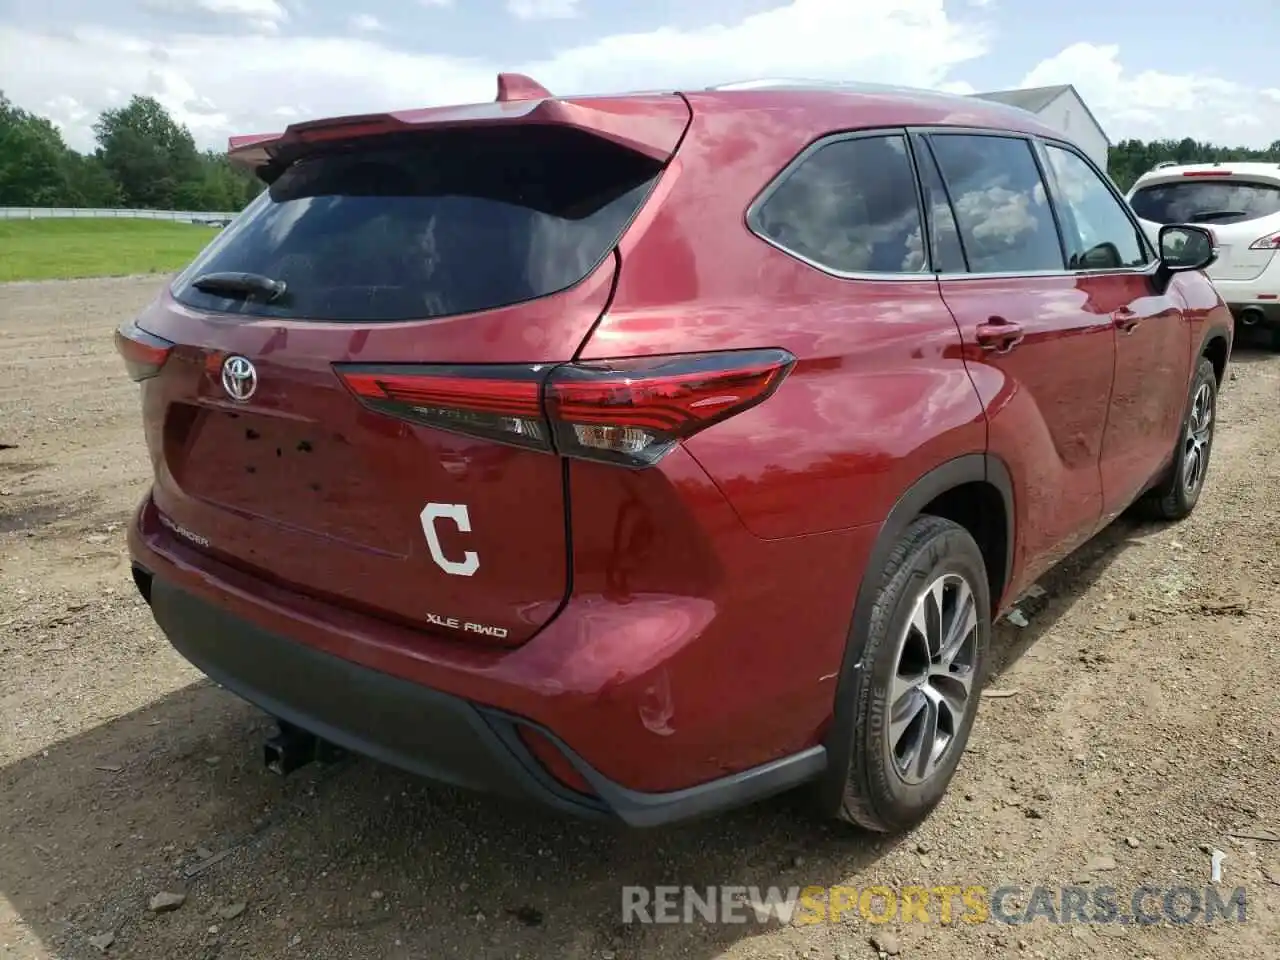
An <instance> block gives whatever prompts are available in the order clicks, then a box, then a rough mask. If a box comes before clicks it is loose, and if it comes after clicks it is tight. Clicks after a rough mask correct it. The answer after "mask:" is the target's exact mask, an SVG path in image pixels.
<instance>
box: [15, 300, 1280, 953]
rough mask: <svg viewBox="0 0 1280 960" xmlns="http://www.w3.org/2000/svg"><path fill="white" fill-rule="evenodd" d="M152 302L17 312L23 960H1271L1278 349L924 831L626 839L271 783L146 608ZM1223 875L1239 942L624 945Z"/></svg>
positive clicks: (943, 935) (814, 936) (1205, 932)
mask: <svg viewBox="0 0 1280 960" xmlns="http://www.w3.org/2000/svg"><path fill="white" fill-rule="evenodd" d="M156 286H157V281H156V280H155V279H154V278H152V279H125V280H109V281H101V280H99V281H71V282H63V283H48V284H13V285H9V286H0V824H2V825H3V829H2V830H0V957H4V958H11V957H12V958H23V960H27V958H49V957H100V956H102V952H101V951H102V950H103V949H104V948H105V951H106V953H107V955H109V956H111V957H133V958H156V960H161V958H164V960H168V958H178V957H182V958H213V957H222V958H255V960H259V958H260V960H271V958H285V957H305V958H315V960H321V958H330V957H332V958H337V957H344V958H345V957H350V958H387V960H398V958H410V957H413V958H425V957H454V956H456V957H462V958H466V960H486V958H493V960H498V958H504V960H507V958H529V960H543V958H545V960H553V958H554V960H560V958H566V960H575V958H601V960H609V958H617V960H627V958H633V957H660V958H661V957H690V958H696V960H712V958H721V957H723V958H740V960H745V958H750V960H765V958H827V960H833V958H842V957H848V958H857V957H874V956H876V953H877V948H876V947H875V946H873V945H872V943H871V941H872V940H873V939H875V940H876V942H877V943H878V944H879V946H880V947H882V948H885V952H886V954H894V953H896V954H897V955H900V956H902V957H909V958H943V957H946V958H954V957H963V958H971V957H972V958H983V957H1004V956H1018V957H1040V958H1067V957H1111V958H1126V960H1129V958H1134V960H1140V958H1144V957H1187V958H1197V960H1199V958H1203V957H1208V956H1215V957H1240V958H1263V957H1268V956H1270V957H1276V956H1277V955H1278V954H1280V948H1277V946H1276V944H1277V943H1280V923H1278V922H1277V919H1276V918H1277V910H1278V909H1280V803H1278V802H1277V801H1278V800H1280V728H1278V727H1277V725H1276V720H1275V717H1276V715H1277V709H1278V708H1280V702H1278V700H1277V694H1276V678H1277V677H1278V676H1280V630H1278V629H1277V627H1278V626H1280V607H1278V606H1277V602H1276V597H1277V595H1278V594H1280V591H1277V587H1278V586H1280V547H1278V544H1280V505H1278V503H1277V499H1276V497H1275V494H1274V489H1275V484H1276V481H1277V479H1280V415H1278V413H1277V400H1280V355H1278V354H1271V353H1269V352H1266V351H1263V350H1260V349H1251V348H1249V347H1248V346H1247V345H1242V346H1240V347H1239V348H1238V349H1237V352H1236V356H1235V357H1234V358H1233V362H1234V367H1233V370H1234V373H1233V378H1232V380H1231V382H1230V383H1229V384H1228V385H1227V389H1226V390H1225V391H1224V393H1223V396H1222V399H1221V403H1220V408H1219V409H1220V424H1221V426H1220V429H1219V433H1218V440H1217V445H1216V448H1215V450H1214V462H1213V465H1212V468H1211V473H1210V480H1209V484H1208V487H1207V489H1206V491H1205V493H1204V496H1203V498H1202V500H1201V503H1200V507H1199V509H1198V510H1197V512H1196V514H1195V515H1194V517H1193V518H1191V519H1190V520H1188V521H1186V522H1185V523H1183V524H1181V525H1178V526H1175V527H1157V526H1150V525H1143V524H1138V523H1136V522H1134V521H1130V520H1121V521H1120V522H1118V523H1117V524H1116V525H1115V526H1114V527H1112V528H1111V529H1109V530H1108V531H1106V532H1104V533H1103V534H1102V535H1101V536H1100V537H1099V538H1097V539H1096V540H1095V541H1094V542H1093V543H1090V544H1088V545H1087V546H1086V547H1084V548H1083V549H1081V550H1080V551H1078V552H1077V553H1076V554H1075V555H1073V556H1072V557H1070V558H1069V559H1068V560H1067V561H1066V562H1065V563H1064V564H1063V565H1062V567H1061V568H1060V569H1058V570H1057V571H1055V572H1054V573H1052V574H1051V575H1049V576H1048V577H1046V578H1045V579H1044V581H1043V582H1042V586H1043V587H1044V589H1045V591H1046V593H1045V595H1044V596H1043V597H1042V598H1039V599H1038V600H1036V601H1035V602H1034V605H1033V606H1032V607H1030V608H1029V609H1028V610H1027V616H1028V619H1029V625H1028V626H1026V627H1023V628H1019V627H1016V626H1013V625H1009V624H1006V625H1002V626H1001V627H999V628H998V630H997V645H996V649H997V653H998V657H999V659H1000V668H999V674H998V675H997V676H996V677H995V678H994V680H993V688H994V689H995V690H997V691H1001V692H1002V693H1004V694H1007V695H1005V696H994V697H989V698H987V699H986V700H985V701H984V704H983V709H982V711H981V712H980V715H979V720H978V725H977V728H976V730H975V733H974V736H973V740H972V743H971V746H970V751H969V752H970V753H971V754H972V755H971V756H970V757H968V758H967V759H966V761H965V763H964V764H963V765H962V767H961V770H960V773H959V775H958V777H957V780H956V782H955V783H954V785H953V788H952V791H951V793H950V795H949V798H948V799H947V800H946V802H945V803H944V804H943V806H942V807H941V808H940V809H939V810H938V812H937V813H936V814H935V815H934V816H933V817H932V818H931V819H930V820H929V821H928V822H927V823H926V824H925V825H924V826H922V827H921V828H920V829H919V830H917V831H916V832H915V833H914V834H913V835H911V836H909V837H906V838H902V839H900V840H897V841H892V842H886V841H882V840H876V839H875V838H868V837H866V836H863V835H859V834H857V833H854V832H852V831H848V830H845V829H841V828H840V827H839V826H838V825H826V824H817V823H815V822H813V821H812V820H810V819H808V817H807V814H806V809H805V807H804V805H803V803H802V801H801V800H800V799H799V798H796V797H784V798H781V799H778V800H776V801H773V802H770V803H766V804H763V805H761V806H757V807H755V808H752V809H750V810H746V811H742V812H739V813H734V814H731V815H728V816H723V817H720V818H717V819H714V820H710V821H707V822H702V823H697V824H691V825H686V826H682V827H679V828H677V829H668V830H662V831H658V832H629V831H626V830H623V829H621V828H616V829H615V828H608V827H602V826H594V825H584V824H581V823H577V822H573V821H567V820H564V819H560V818H557V817H555V816H552V815H548V814H544V813H543V812H541V811H538V810H528V809H522V808H518V807H512V806H509V805H506V804H504V803H502V802H499V801H497V800H492V799H487V798H478V797H473V796H469V795H463V794H460V793H456V792H454V791H451V790H447V789H443V788H437V787H434V786H429V785H426V784H424V783H421V782H418V781H415V780H414V779H413V778H411V777H408V776H406V775H402V774H400V773H398V772H396V771H393V770H389V769H386V768H383V767H379V766H378V765H376V764H374V763H372V762H368V761H363V760H360V761H349V762H346V763H343V764H340V765H337V766H334V767H327V768H315V769H308V770H304V771H302V772H300V773H298V774H296V775H294V776H293V777H290V778H288V779H286V780H280V779H277V778H274V777H272V776H271V775H269V774H267V773H266V772H265V771H264V770H263V768H262V761H261V756H260V748H261V747H260V741H261V738H262V736H263V735H264V733H265V732H266V731H267V730H268V729H269V724H268V723H267V721H266V720H265V718H264V717H263V716H262V715H260V714H259V713H258V712H256V711H255V710H254V709H252V708H251V707H249V706H247V705H245V704H243V703H241V702H239V701H238V700H236V699H234V698H233V697H232V696H230V695H229V694H227V693H225V692H223V691H221V690H219V689H217V688H216V687H213V686H212V685H211V684H209V683H208V682H206V681H204V680H203V679H202V678H201V676H200V675H199V674H198V673H196V672H195V671H194V670H193V669H192V668H190V667H189V666H187V665H186V663H185V662H184V661H182V660H181V659H180V658H179V657H178V656H177V655H176V654H174V653H173V652H171V650H170V648H169V647H168V645H167V644H166V642H165V640H164V638H163V637H162V636H160V635H159V633H158V631H157V630H156V628H155V626H154V624H153V622H152V620H151V618H150V616H149V615H148V611H147V609H146V607H145V606H144V605H143V604H142V603H141V602H140V601H139V600H138V599H137V598H136V597H135V595H134V591H133V588H132V584H131V582H130V580H129V573H128V565H127V562H126V558H125V548H124V532H123V530H124V525H125V524H126V522H127V520H128V516H129V514H130V511H131V510H132V508H133V507H134V505H135V504H136V503H137V502H138V500H139V499H140V498H141V497H142V496H143V494H144V491H145V489H146V485H147V481H148V471H149V467H148V463H147V458H146V454H145V451H144V449H143V446H142V440H141V432H140V429H139V424H138V411H137V400H136V388H135V387H134V386H133V385H132V384H130V383H129V382H128V381H127V380H126V379H125V378H124V376H123V373H122V370H121V367H120V364H119V361H118V359H117V358H116V356H115V355H114V353H113V352H112V349H111V343H110V334H111V331H112V329H113V327H114V326H115V324H116V323H117V322H118V321H119V320H120V319H121V318H123V317H125V316H127V315H129V314H131V313H133V312H134V311H136V310H137V309H138V308H140V307H141V306H142V305H143V304H144V303H145V301H146V300H147V299H148V298H149V297H150V296H151V295H152V293H153V292H154V290H155V288H156ZM1213 850H1218V851H1221V852H1222V853H1224V854H1225V855H1226V858H1225V860H1224V861H1223V862H1222V877H1221V880H1222V883H1221V889H1222V890H1223V891H1224V896H1225V894H1226V893H1228V892H1229V891H1230V889H1231V888H1233V887H1236V886H1242V887H1244V888H1245V890H1246V895H1247V919H1246V922H1245V923H1243V924H1240V923H1225V922H1222V921H1218V922H1216V923H1213V924H1206V923H1204V922H1203V921H1199V922H1193V923H1189V924H1182V925H1179V924H1169V923H1165V924H1161V925H1158V926H1154V927H1141V928H1137V927H1134V926H1132V925H1125V924H1119V923H1110V924H1107V923H1093V924H1084V923H1076V924H1053V923H1049V922H1046V921H1044V920H1037V921H1036V922H1035V923H1034V924H1031V925H1025V926H1009V925H1007V924H1002V923H998V922H986V923H967V922H963V921H958V922H952V923H950V924H943V923H940V922H939V918H938V913H937V912H936V911H931V922H929V923H921V922H915V923H901V922H898V921H894V922H891V923H888V924H884V925H878V924H875V923H872V922H869V921H868V920H867V919H865V918H861V917H859V916H858V911H856V910H855V911H853V912H852V913H851V914H849V915H847V916H846V918H845V919H844V920H843V921H842V922H840V923H838V924H817V925H806V924H801V923H795V922H793V923H790V924H779V923H777V922H770V923H768V924H757V923H754V922H752V923H749V924H746V925H719V926H713V925H707V924H702V923H694V924H675V925H660V926H644V925H636V924H631V925H625V924H622V923H620V904H621V893H620V886H621V885H622V884H692V885H696V886H705V885H706V884H712V883H725V884H728V883H740V884H757V885H760V886H765V885H768V884H777V885H779V886H783V887H787V886H793V885H800V886H803V885H807V884H816V885H831V884H840V885H849V886H853V887H859V888H865V887H867V886H870V885H875V884H890V885H893V884H908V883H919V884H922V885H924V886H926V887H936V886H939V885H956V886H970V885H975V884H982V885H986V886H988V887H997V886H999V885H1001V884H1018V885H1020V886H1022V887H1024V888H1029V887H1031V886H1033V885H1036V884H1042V885H1049V886H1053V887H1057V886H1059V885H1061V884H1072V883H1076V882H1080V883H1088V884H1089V885H1088V886H1086V887H1085V889H1086V890H1089V889H1095V888H1096V887H1097V885H1099V884H1102V885H1110V886H1113V887H1115V888H1116V890H1117V891H1118V900H1119V901H1120V903H1121V904H1122V912H1123V909H1124V905H1126V904H1127V903H1128V899H1129V894H1130V892H1131V891H1132V890H1133V889H1135V888H1137V887H1138V886H1140V885H1143V884H1150V885H1156V886H1165V887H1167V886H1171V885H1187V886H1192V887H1196V888H1198V889H1200V890H1203V889H1204V886H1205V884H1207V883H1208V882H1209V879H1210V854H1211V852H1212V851H1213ZM160 893H173V894H179V895H182V896H183V897H185V901H184V902H183V903H181V904H180V905H179V906H177V907H176V909H171V910H166V911H161V912H155V911H153V910H152V909H151V908H150V902H151V900H152V898H153V897H155V896H156V895H157V894H160ZM174 899H177V898H174ZM1152 902H1153V903H1157V904H1158V898H1157V900H1155V901H1152ZM157 906H159V904H157ZM108 941H110V944H109V945H107V944H108Z"/></svg>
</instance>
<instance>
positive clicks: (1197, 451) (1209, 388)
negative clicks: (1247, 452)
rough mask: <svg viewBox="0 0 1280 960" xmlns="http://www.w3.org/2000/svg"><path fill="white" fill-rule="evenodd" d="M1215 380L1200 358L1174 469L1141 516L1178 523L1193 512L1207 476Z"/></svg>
mask: <svg viewBox="0 0 1280 960" xmlns="http://www.w3.org/2000/svg"><path fill="white" fill-rule="evenodd" d="M1217 407H1218V379H1217V376H1216V375H1215V374H1214V372H1213V364H1212V363H1210V362H1209V360H1208V359H1207V358H1205V357H1201V358H1200V365H1199V367H1198V369H1197V370H1196V376H1195V379H1194V380H1193V381H1192V383H1191V396H1190V397H1189V398H1188V401H1187V412H1186V415H1185V416H1184V417H1183V420H1182V432H1181V433H1180V434H1179V436H1178V448H1177V449H1176V450H1175V451H1174V454H1173V466H1172V467H1171V468H1170V470H1169V473H1168V476H1167V477H1166V478H1165V479H1164V481H1163V482H1162V483H1161V484H1160V485H1159V486H1158V487H1156V489H1154V490H1152V491H1151V492H1150V493H1149V494H1147V496H1146V498H1145V499H1144V500H1143V501H1142V503H1141V506H1142V508H1143V512H1144V513H1146V514H1147V515H1148V516H1150V517H1152V518H1153V519H1157V520H1181V519H1182V518H1183V517H1186V516H1188V515H1189V514H1190V513H1191V511H1192V510H1194V509H1195V508H1196V503H1197V502H1198V501H1199V499H1200V491H1201V490H1203V489H1204V481H1205V477H1206V476H1207V475H1208V472H1209V454H1210V453H1211V452H1212V451H1213V431H1214V426H1215V424H1216V422H1217V413H1218V409H1217Z"/></svg>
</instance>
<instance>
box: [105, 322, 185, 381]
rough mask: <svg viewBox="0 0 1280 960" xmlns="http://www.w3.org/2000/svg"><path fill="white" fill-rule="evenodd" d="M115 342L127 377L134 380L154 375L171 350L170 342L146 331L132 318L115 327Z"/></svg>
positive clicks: (146, 378)
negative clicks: (127, 374)
mask: <svg viewBox="0 0 1280 960" xmlns="http://www.w3.org/2000/svg"><path fill="white" fill-rule="evenodd" d="M115 342H116V351H117V352H118V353H119V354H120V356H121V357H122V358H123V359H124V367H125V370H127V371H128V373H129V379H130V380H133V381H135V382H141V381H143V380H148V379H150V378H151V377H154V376H155V375H156V374H157V373H159V372H160V370H161V368H162V367H163V366H164V365H165V361H167V360H168V359H169V354H170V353H172V352H173V344H172V343H171V342H169V341H168V340H166V339H164V338H163V337H157V336H156V335H155V334H154V333H147V331H145V330H143V329H142V328H141V327H139V326H138V325H137V324H136V323H134V322H133V321H132V320H126V321H125V322H124V323H122V324H120V326H119V327H117V328H116V335H115Z"/></svg>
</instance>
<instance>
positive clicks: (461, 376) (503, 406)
mask: <svg viewBox="0 0 1280 960" xmlns="http://www.w3.org/2000/svg"><path fill="white" fill-rule="evenodd" d="M550 369H551V367H550V365H533V366H523V365H516V364H503V365H501V366H465V367H449V366H404V365H390V364H389V365H385V366H366V365H359V366H356V365H350V366H340V367H339V368H338V373H339V374H340V375H341V377H342V378H343V380H345V381H346V384H347V386H348V387H349V388H350V389H351V391H352V392H353V393H355V395H356V396H357V397H359V398H360V400H361V401H363V402H364V404H365V406H367V407H369V408H370V409H373V410H377V411H378V412H379V413H386V414H390V415H391V416H393V417H400V418H401V419H403V420H408V421H411V422H413V423H420V424H422V425H423V426H427V427H439V428H440V429H442V430H451V431H453V432H454V433H465V434H470V435H472V436H477V437H485V438H486V439H489V440H500V441H502V442H504V443H514V444H516V445H517V446H521V447H532V448H534V449H542V450H549V449H550V448H551V441H550V436H551V435H550V431H549V429H548V426H547V424H546V421H545V420H544V418H543V416H542V381H543V379H544V378H545V377H546V374H547V371H548V370H550Z"/></svg>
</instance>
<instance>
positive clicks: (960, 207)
mask: <svg viewBox="0 0 1280 960" xmlns="http://www.w3.org/2000/svg"><path fill="white" fill-rule="evenodd" d="M929 140H930V145H931V146H932V147H933V153H934V156H935V157H936V158H937V161H938V169H939V170H940V171H941V172H942V177H943V179H944V180H945V181H946V184H947V190H948V192H949V193H950V195H951V203H952V206H953V207H954V208H955V216H956V223H957V224H958V225H959V227H960V236H961V237H962V238H963V240H964V252H965V254H966V255H967V256H968V260H969V269H970V270H971V271H973V272H974V273H1033V272H1037V271H1043V270H1063V269H1064V265H1063V259H1062V245H1061V243H1060V242H1059V239H1058V228H1057V225H1056V224H1055V222H1054V219H1053V211H1052V210H1051V209H1050V207H1049V200H1048V195H1047V193H1046V191H1045V186H1044V182H1043V180H1041V178H1040V168H1039V166H1038V165H1037V164H1036V161H1035V155H1034V154H1033V153H1032V151H1031V144H1030V143H1028V142H1027V141H1026V140H1022V139H1015V138H1013V137H999V136H982V135H976V134H951V133H949V134H931V135H930V137H929Z"/></svg>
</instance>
